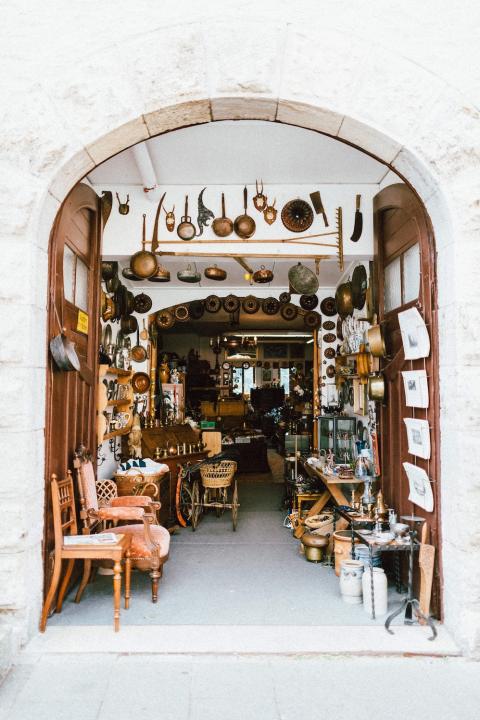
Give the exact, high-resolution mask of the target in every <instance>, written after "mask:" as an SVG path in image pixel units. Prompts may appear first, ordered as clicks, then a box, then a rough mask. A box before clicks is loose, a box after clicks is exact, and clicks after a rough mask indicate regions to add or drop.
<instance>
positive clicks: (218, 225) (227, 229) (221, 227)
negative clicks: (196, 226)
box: [212, 193, 233, 237]
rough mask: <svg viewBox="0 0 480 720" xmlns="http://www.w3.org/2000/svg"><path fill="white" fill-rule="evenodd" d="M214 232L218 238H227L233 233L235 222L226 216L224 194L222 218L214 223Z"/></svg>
mask: <svg viewBox="0 0 480 720" xmlns="http://www.w3.org/2000/svg"><path fill="white" fill-rule="evenodd" d="M212 228H213V232H214V233H215V235H217V237H227V235H231V233H232V231H233V222H232V221H231V220H230V218H228V217H227V216H226V215H225V194H224V193H222V217H219V218H215V220H214V221H213V223H212Z"/></svg>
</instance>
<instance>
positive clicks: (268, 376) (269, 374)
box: [262, 369, 272, 382]
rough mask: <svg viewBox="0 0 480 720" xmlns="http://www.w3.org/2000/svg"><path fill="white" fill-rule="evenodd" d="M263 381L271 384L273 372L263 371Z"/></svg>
mask: <svg viewBox="0 0 480 720" xmlns="http://www.w3.org/2000/svg"><path fill="white" fill-rule="evenodd" d="M262 381H263V382H271V381H272V371H271V370H265V369H264V370H263V374H262Z"/></svg>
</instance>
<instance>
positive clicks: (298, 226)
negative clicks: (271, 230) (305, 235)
mask: <svg viewBox="0 0 480 720" xmlns="http://www.w3.org/2000/svg"><path fill="white" fill-rule="evenodd" d="M281 217H282V222H283V224H284V225H285V227H286V228H287V230H290V232H304V231H305V230H308V228H309V227H310V226H311V224H312V223H313V210H312V208H311V206H310V205H309V204H308V202H306V200H302V199H301V198H296V199H295V200H290V201H289V202H287V203H285V205H284V206H283V208H282V216H281Z"/></svg>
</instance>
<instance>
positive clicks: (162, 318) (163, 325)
mask: <svg viewBox="0 0 480 720" xmlns="http://www.w3.org/2000/svg"><path fill="white" fill-rule="evenodd" d="M156 323H157V325H158V327H159V328H160V329H161V330H169V329H170V328H171V327H173V326H174V325H175V316H174V314H173V313H172V312H170V310H160V311H159V312H158V313H157V318H156Z"/></svg>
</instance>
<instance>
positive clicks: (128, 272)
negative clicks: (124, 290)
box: [122, 267, 143, 282]
mask: <svg viewBox="0 0 480 720" xmlns="http://www.w3.org/2000/svg"><path fill="white" fill-rule="evenodd" d="M122 275H123V277H124V278H125V279H126V280H133V281H135V282H137V281H138V280H142V279H143V278H139V277H137V276H136V275H135V273H134V272H133V270H132V268H131V267H124V268H123V270H122Z"/></svg>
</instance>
